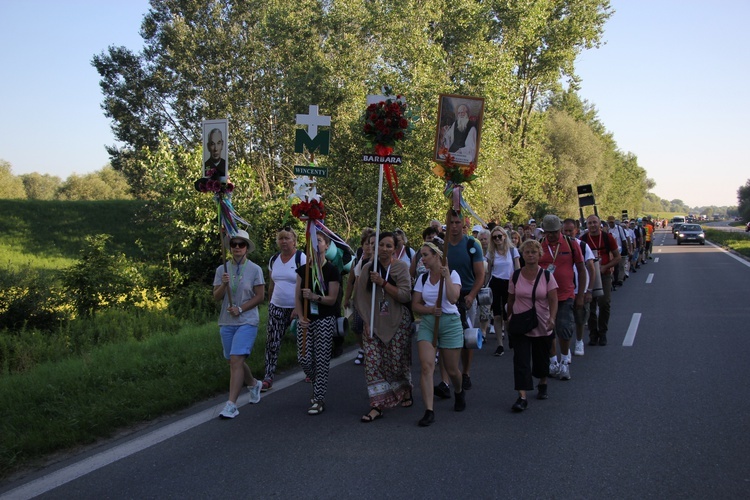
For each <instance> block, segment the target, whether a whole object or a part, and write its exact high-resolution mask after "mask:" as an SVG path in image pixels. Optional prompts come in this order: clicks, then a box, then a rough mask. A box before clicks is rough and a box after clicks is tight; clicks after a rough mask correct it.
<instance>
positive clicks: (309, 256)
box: [302, 220, 313, 357]
mask: <svg viewBox="0 0 750 500" xmlns="http://www.w3.org/2000/svg"><path fill="white" fill-rule="evenodd" d="M310 223H311V221H310V220H308V221H307V228H306V229H305V236H306V242H305V254H306V255H307V272H306V273H305V288H310V276H311V275H312V267H311V266H312V265H313V259H312V241H311V240H310ZM307 304H308V300H307V299H306V298H304V299H302V319H304V320H305V326H303V327H302V357H305V355H306V353H307Z"/></svg>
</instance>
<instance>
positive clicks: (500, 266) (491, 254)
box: [487, 226, 521, 356]
mask: <svg viewBox="0 0 750 500" xmlns="http://www.w3.org/2000/svg"><path fill="white" fill-rule="evenodd" d="M519 257H520V256H519V254H518V250H517V249H516V247H515V246H513V243H511V242H510V241H509V239H508V233H507V232H506V231H505V229H503V228H502V227H500V226H496V227H494V228H492V232H491V233H490V244H489V248H488V249H487V265H488V266H489V268H490V282H489V286H490V289H491V290H492V316H494V320H495V332H496V334H497V344H498V345H497V349H496V350H495V356H502V355H503V354H504V353H505V348H504V347H503V337H504V335H503V333H502V332H501V331H505V330H507V329H508V312H507V311H506V310H505V305H506V304H507V303H508V282H509V281H510V278H511V277H512V276H513V271H515V270H516V269H520V268H521V264H520V259H519ZM501 325H502V326H501Z"/></svg>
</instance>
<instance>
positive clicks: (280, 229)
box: [276, 226, 292, 233]
mask: <svg viewBox="0 0 750 500" xmlns="http://www.w3.org/2000/svg"><path fill="white" fill-rule="evenodd" d="M281 231H286V232H287V233H291V232H292V226H284V227H280V228H278V229H277V230H276V232H277V233H280V232H281Z"/></svg>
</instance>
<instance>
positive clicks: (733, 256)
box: [706, 240, 750, 267]
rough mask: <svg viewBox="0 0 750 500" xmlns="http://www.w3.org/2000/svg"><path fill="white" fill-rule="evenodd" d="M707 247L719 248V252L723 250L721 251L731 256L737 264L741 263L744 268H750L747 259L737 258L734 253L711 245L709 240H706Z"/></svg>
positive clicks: (749, 262)
mask: <svg viewBox="0 0 750 500" xmlns="http://www.w3.org/2000/svg"><path fill="white" fill-rule="evenodd" d="M706 245H711V246H712V247H714V248H718V249H719V250H721V251H722V252H724V253H725V254H727V255H729V256H730V257H731V258H733V259H734V260H736V261H737V262H739V263H740V264H742V265H743V266H747V267H750V261H747V260H745V259H743V258H741V257H737V256H736V255H734V254H733V253H732V252H730V251H728V250H726V249H724V248H722V247H720V246H719V245H714V244H713V243H711V242H710V241H708V240H706Z"/></svg>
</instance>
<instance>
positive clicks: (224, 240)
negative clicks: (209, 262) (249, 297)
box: [219, 229, 234, 307]
mask: <svg viewBox="0 0 750 500" xmlns="http://www.w3.org/2000/svg"><path fill="white" fill-rule="evenodd" d="M223 232H224V231H223V230H221V229H220V230H219V237H220V238H221V250H222V254H221V256H222V258H223V260H224V272H225V273H227V274H229V270H228V269H227V251H228V249H227V238H225V237H224V234H222V233H223ZM229 278H230V279H231V276H230V277H229ZM227 296H228V297H229V307H232V306H233V305H234V303H233V302H232V286H231V285H230V284H229V283H227Z"/></svg>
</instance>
